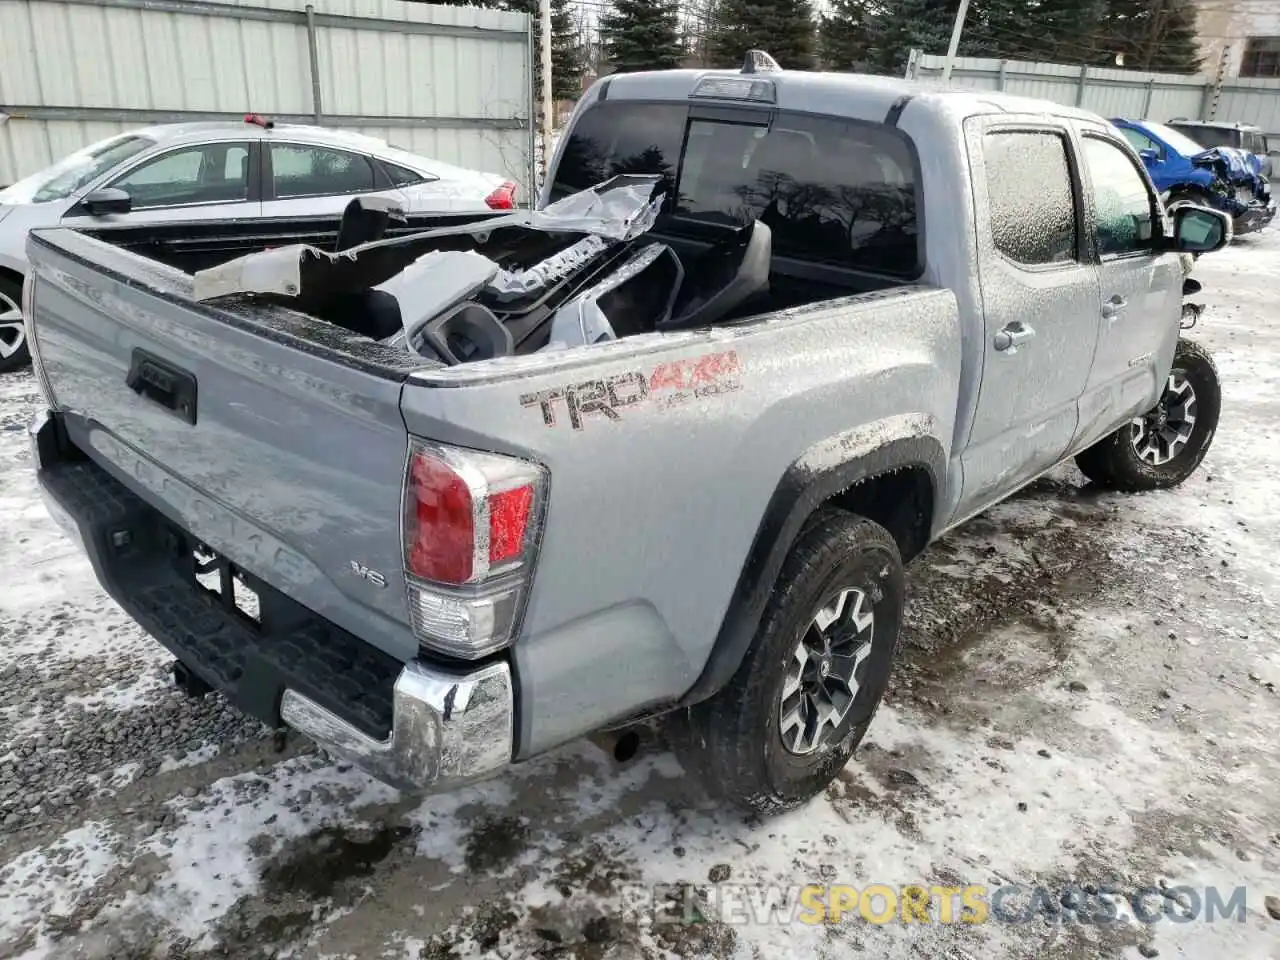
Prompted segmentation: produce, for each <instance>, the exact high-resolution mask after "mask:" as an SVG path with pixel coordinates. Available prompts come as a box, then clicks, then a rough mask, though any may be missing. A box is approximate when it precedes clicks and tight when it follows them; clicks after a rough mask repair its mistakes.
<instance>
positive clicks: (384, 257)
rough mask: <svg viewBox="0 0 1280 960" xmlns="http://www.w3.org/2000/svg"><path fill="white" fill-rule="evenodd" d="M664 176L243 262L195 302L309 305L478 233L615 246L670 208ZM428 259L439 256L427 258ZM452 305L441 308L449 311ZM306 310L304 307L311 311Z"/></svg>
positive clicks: (226, 266) (226, 269)
mask: <svg viewBox="0 0 1280 960" xmlns="http://www.w3.org/2000/svg"><path fill="white" fill-rule="evenodd" d="M661 180H662V178H661V177H660V176H658V175H656V174H624V175H621V176H616V177H612V178H611V179H609V180H606V181H604V182H603V183H600V184H597V185H596V186H595V187H591V188H588V189H586V190H582V191H579V192H578V193H574V194H570V195H569V196H567V197H564V198H563V199H561V200H558V201H556V202H555V203H552V204H550V205H548V206H546V207H544V208H543V209H541V210H519V211H516V212H514V213H511V214H508V215H505V216H500V217H492V218H489V219H485V220H480V221H476V222H472V223H466V224H462V225H460V226H456V227H443V228H440V229H436V230H422V231H418V232H415V233H410V234H404V235H401V236H398V237H393V238H390V239H386V240H375V241H372V242H370V243H365V244H361V245H359V246H356V247H352V248H351V249H349V250H344V251H342V252H341V253H330V252H328V251H325V250H320V249H319V248H317V247H313V246H310V245H308V244H303V243H298V244H291V245H289V246H284V247H277V248H275V249H273V250H264V251H261V252H258V253H251V254H248V255H246V256H243V257H237V258H236V259H235V260H230V261H228V262H227V263H223V264H220V265H218V266H216V267H210V268H209V269H207V270H200V271H198V272H197V273H196V274H195V277H194V283H193V291H192V293H193V297H194V299H196V300H211V299H213V298H215V297H225V296H232V295H237V294H265V295H271V296H276V297H283V298H287V299H290V300H293V301H294V305H297V306H299V307H303V305H304V304H305V303H306V302H308V301H312V300H315V301H319V302H323V300H324V298H326V297H328V296H330V295H332V294H335V293H349V292H355V291H359V290H366V289H369V288H371V287H376V286H377V285H378V284H380V283H384V282H386V281H387V280H390V279H391V278H392V277H394V276H396V275H397V274H399V273H400V272H401V271H402V270H404V269H405V268H406V267H408V266H409V265H410V264H411V263H413V262H414V261H415V260H417V259H419V257H420V256H422V254H421V252H420V247H421V244H422V242H423V241H427V240H432V239H435V238H443V237H451V236H471V237H474V238H476V239H477V241H478V242H483V239H484V238H486V237H487V236H488V235H489V234H490V233H492V232H493V231H494V230H500V229H504V228H508V227H523V228H526V229H531V230H540V231H543V232H546V233H581V234H585V235H588V236H594V237H600V238H603V239H605V240H611V241H613V242H623V241H627V240H631V239H633V238H635V237H638V236H640V235H641V234H643V233H645V232H647V231H648V230H649V229H650V228H651V227H652V226H653V224H654V222H655V221H656V220H657V217H658V213H659V211H660V210H661V208H662V202H663V197H664V195H663V193H662V192H661V191H659V190H658V189H657V188H658V185H659V183H660V182H661ZM426 256H431V254H427V255H426ZM447 305H448V302H447V301H446V302H442V303H440V304H439V305H438V308H439V309H443V308H444V307H445V306H447ZM303 308H304V307H303Z"/></svg>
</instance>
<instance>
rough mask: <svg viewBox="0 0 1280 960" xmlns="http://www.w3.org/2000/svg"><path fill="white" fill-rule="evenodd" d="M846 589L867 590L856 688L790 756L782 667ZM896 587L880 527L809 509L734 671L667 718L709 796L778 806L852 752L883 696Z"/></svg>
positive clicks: (893, 552)
mask: <svg viewBox="0 0 1280 960" xmlns="http://www.w3.org/2000/svg"><path fill="white" fill-rule="evenodd" d="M850 587H853V588H857V589H859V590H861V591H862V592H863V593H864V594H865V595H866V598H867V599H868V600H869V601H870V602H871V609H872V611H873V612H874V616H875V621H874V626H873V627H872V628H871V631H872V642H871V652H870V654H868V656H867V658H866V660H867V663H866V667H865V672H863V673H862V681H861V683H860V686H859V692H858V694H857V695H856V696H855V698H854V700H853V703H852V706H851V707H850V708H849V711H848V713H847V714H846V716H845V718H844V720H843V722H842V723H841V724H840V725H839V726H838V727H835V728H834V733H833V735H832V737H831V738H830V741H829V743H828V744H827V745H825V746H820V747H819V748H818V749H817V750H815V751H814V752H813V753H809V754H807V755H803V756H800V755H796V754H794V753H792V752H790V751H789V750H788V748H787V747H786V746H785V745H784V743H783V741H782V735H781V732H780V725H781V718H780V706H781V694H782V685H783V681H784V678H785V671H786V668H787V665H788V663H789V662H790V659H791V657H792V656H793V653H794V651H795V649H796V645H797V644H798V643H799V642H800V638H801V637H802V636H804V634H805V631H806V630H807V629H808V628H809V625H810V624H811V623H812V621H813V620H814V618H815V616H816V614H817V613H818V611H819V610H821V609H822V608H823V607H824V606H825V605H826V604H827V603H828V602H829V600H830V598H832V597H833V596H835V595H837V594H839V593H840V592H841V591H843V590H845V589H848V588H850ZM905 591H906V579H905V575H904V573H903V568H902V556H901V554H900V553H899V551H898V545H897V543H896V542H895V541H894V539H893V537H892V536H891V535H890V534H889V532H888V531H887V530H885V529H884V528H883V527H882V526H880V525H879V524H877V523H874V522H872V521H871V520H867V519H865V518H863V517H859V516H855V515H854V514H851V513H848V512H846V511H843V510H835V509H823V510H820V511H818V512H817V513H816V514H815V515H814V516H813V517H812V518H811V519H810V520H809V521H808V523H807V524H806V525H805V527H804V529H803V530H802V531H801V533H800V536H799V538H798V539H797V541H796V543H795V545H794V546H793V547H792V550H791V552H790V554H789V555H788V556H787V559H786V561H785V563H784V564H783V566H782V570H781V572H780V573H779V576H778V582H777V586H776V588H775V589H774V592H773V594H772V596H771V597H770V599H769V603H768V605H767V607H766V608H765V611H764V615H763V616H762V617H761V619H760V626H759V628H758V630H757V631H756V635H755V637H754V639H753V640H752V642H751V646H750V648H749V649H748V650H747V653H746V655H745V656H744V657H743V661H742V664H741V666H740V667H739V668H738V671H737V673H736V674H734V676H733V678H732V679H731V680H730V681H729V683H728V684H727V685H726V686H725V687H724V688H723V689H722V690H720V691H719V692H717V693H716V694H715V695H714V696H712V697H711V698H709V699H707V700H705V701H703V702H701V703H698V704H696V705H694V706H693V707H691V708H688V709H685V710H681V711H678V712H677V713H676V714H675V715H674V716H672V717H671V723H670V724H669V732H670V739H671V742H672V747H673V749H674V750H675V752H676V756H677V757H678V758H679V760H680V762H681V765H682V766H683V767H684V768H685V770H686V771H687V772H688V773H689V774H690V775H691V776H694V777H698V778H699V779H700V780H702V782H703V784H704V786H705V788H706V789H707V791H708V792H709V793H710V794H711V795H712V796H713V797H715V798H717V799H722V800H726V801H728V802H731V803H733V804H735V805H737V806H738V807H741V808H744V809H746V810H748V811H750V812H755V813H762V814H774V813H781V812H783V811H785V810H789V809H792V808H794V807H797V806H799V805H801V804H803V803H804V802H805V801H807V800H809V799H810V798H811V797H813V796H815V795H817V794H818V793H821V792H822V791H823V790H824V789H825V788H826V786H827V784H829V783H830V782H831V781H832V780H833V779H835V777H836V775H837V774H838V773H839V772H840V770H841V769H842V768H843V767H844V766H845V765H846V764H847V763H848V762H849V760H850V758H851V757H852V756H853V752H854V750H855V749H856V748H857V746H858V744H859V743H861V742H862V738H863V737H864V736H865V735H866V732H867V728H868V727H870V725H871V720H872V717H874V715H875V712H876V709H877V708H878V707H879V705H880V701H881V698H882V697H883V696H884V691H885V687H886V686H887V684H888V680H889V671H890V669H891V667H892V664H893V658H894V654H895V653H896V650H897V646H898V634H899V631H900V629H901V626H902V610H903V603H904V597H905Z"/></svg>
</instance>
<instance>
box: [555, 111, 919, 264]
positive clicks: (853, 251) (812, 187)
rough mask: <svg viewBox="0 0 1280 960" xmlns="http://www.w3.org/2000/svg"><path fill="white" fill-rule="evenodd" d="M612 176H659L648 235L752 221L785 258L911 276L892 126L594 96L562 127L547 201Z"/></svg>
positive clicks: (910, 210) (911, 232) (912, 181)
mask: <svg viewBox="0 0 1280 960" xmlns="http://www.w3.org/2000/svg"><path fill="white" fill-rule="evenodd" d="M624 173H633V174H634V173H650V174H660V175H661V176H662V177H663V179H664V185H665V186H666V188H667V191H668V199H667V203H666V205H665V207H664V210H663V213H664V217H663V221H662V223H660V224H659V226H658V228H657V229H658V232H660V233H666V234H676V235H679V234H686V233H687V234H693V233H697V232H698V231H699V230H706V229H709V228H712V229H713V228H714V227H716V226H725V227H734V226H741V225H745V224H746V223H749V222H750V221H751V220H753V219H758V220H760V221H761V222H763V223H764V224H766V225H767V226H768V227H769V228H770V230H771V231H772V233H773V253H774V258H775V266H776V265H777V262H778V260H779V259H780V258H781V259H784V260H785V259H793V260H799V261H804V262H808V263H817V264H823V265H828V266H832V267H837V268H844V269H847V270H855V271H863V272H869V273H875V274H883V275H887V276H891V277H894V278H897V279H914V278H916V277H918V276H919V275H920V273H921V272H922V269H923V259H924V258H923V254H922V250H923V247H922V240H923V238H922V237H921V235H920V230H919V224H918V212H917V207H918V201H917V186H918V182H919V164H918V161H917V159H916V156H915V151H914V149H913V148H912V146H911V143H910V141H909V140H908V139H907V137H906V135H905V134H903V133H902V132H901V131H899V130H896V129H895V128H892V127H888V126H885V125H883V124H879V123H869V122H864V121H857V120H848V119H843V118H834V117H827V116H819V115H816V114H806V113H801V112H796V111H788V110H774V109H764V108H760V107H758V106H753V107H745V108H737V107H733V106H725V107H721V106H716V107H715V108H714V109H709V108H700V107H692V108H691V107H690V106H689V105H687V104H683V103H636V102H628V101H605V102H603V103H599V104H596V105H594V106H592V107H591V108H589V109H588V110H587V111H586V112H584V113H583V115H582V116H581V117H580V118H579V119H578V121H577V123H575V124H574V127H573V130H572V132H571V134H570V137H569V140H568V142H567V143H566V144H565V149H564V153H563V155H562V157H561V160H560V164H559V166H558V167H557V169H556V177H555V182H554V184H553V186H552V197H553V198H554V199H558V198H560V197H563V196H565V195H567V194H570V193H573V192H576V191H578V190H583V189H586V188H588V187H592V186H595V185H596V184H598V183H600V182H602V181H604V180H607V179H608V178H609V177H611V176H615V175H617V174H624Z"/></svg>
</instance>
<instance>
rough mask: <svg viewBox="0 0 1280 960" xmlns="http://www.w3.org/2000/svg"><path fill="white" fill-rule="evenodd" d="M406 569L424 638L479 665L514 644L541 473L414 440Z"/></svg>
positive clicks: (536, 526) (541, 493)
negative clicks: (473, 660) (478, 661)
mask: <svg viewBox="0 0 1280 960" xmlns="http://www.w3.org/2000/svg"><path fill="white" fill-rule="evenodd" d="M411 444H412V445H411V447H410V451H409V468H408V475H407V477H406V478H405V502H404V566H405V574H406V576H405V586H406V588H407V590H408V594H409V618H410V622H411V625H412V627H413V632H414V633H415V634H416V635H417V637H418V640H419V642H420V643H421V644H422V645H423V646H426V647H430V648H431V649H433V650H435V651H438V652H442V653H447V654H449V655H451V656H458V657H464V658H468V659H474V658H476V657H483V656H486V655H488V654H490V653H492V652H493V651H495V650H500V649H502V648H503V647H504V646H506V645H507V644H509V643H510V642H511V640H512V638H513V637H514V636H515V634H516V631H517V630H518V628H519V624H520V618H521V616H522V613H523V610H524V604H525V601H526V599H527V595H528V590H527V588H528V585H529V576H530V573H531V568H532V563H533V554H534V550H535V548H536V547H537V541H538V538H539V530H540V522H541V512H542V503H543V499H544V497H545V494H546V485H547V471H546V469H545V468H544V467H542V466H539V465H538V464H536V463H530V462H529V461H527V460H519V459H517V458H515V457H503V456H498V455H497V454H492V453H479V452H476V451H471V450H461V449H458V448H457V447H450V446H444V445H443V444H433V443H425V442H423V441H420V440H413V441H411Z"/></svg>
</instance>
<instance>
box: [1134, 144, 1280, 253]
mask: <svg viewBox="0 0 1280 960" xmlns="http://www.w3.org/2000/svg"><path fill="white" fill-rule="evenodd" d="M1111 122H1112V123H1113V124H1115V126H1116V127H1117V129H1119V130H1120V132H1121V133H1122V134H1124V138H1125V139H1126V140H1128V141H1129V145H1130V146H1132V147H1133V148H1134V149H1135V150H1137V151H1138V156H1140V157H1141V158H1142V162H1143V164H1145V165H1146V168H1147V172H1148V173H1149V174H1150V175H1151V180H1152V182H1153V183H1154V184H1155V187H1156V189H1157V190H1159V191H1160V195H1161V197H1162V199H1163V200H1164V201H1165V203H1166V204H1167V205H1168V206H1170V207H1172V206H1175V205H1176V204H1180V203H1193V204H1198V205H1200V206H1207V207H1212V208H1214V209H1215V210H1221V211H1223V212H1224V213H1226V214H1228V215H1229V216H1230V217H1231V221H1232V232H1233V233H1235V234H1244V233H1252V232H1254V231H1257V230H1261V229H1262V228H1263V227H1265V226H1267V224H1269V223H1270V222H1271V221H1272V220H1274V219H1275V216H1276V201H1275V197H1273V196H1272V194H1271V184H1270V182H1269V181H1268V180H1267V178H1266V177H1264V176H1263V173H1262V163H1261V160H1260V158H1258V157H1257V156H1255V155H1254V154H1252V153H1249V152H1248V151H1245V150H1239V149H1236V148H1234V147H1212V148H1210V149H1208V150H1205V149H1203V148H1202V147H1201V146H1200V144H1198V143H1196V142H1195V141H1194V140H1192V139H1191V138H1190V137H1188V136H1187V135H1186V134H1185V133H1182V132H1181V131H1179V130H1175V129H1173V127H1171V126H1168V125H1166V124H1162V123H1153V122H1152V121H1150V120H1121V119H1116V120H1112V121H1111Z"/></svg>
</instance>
